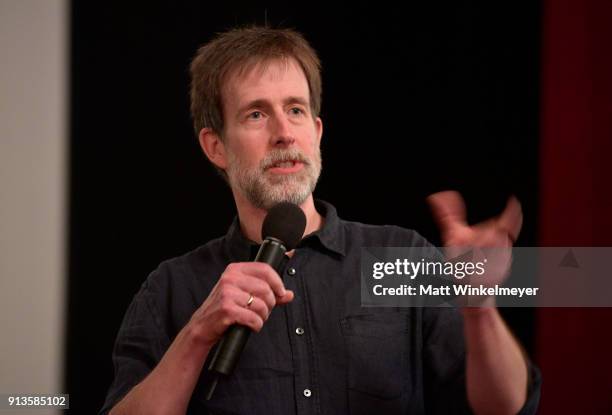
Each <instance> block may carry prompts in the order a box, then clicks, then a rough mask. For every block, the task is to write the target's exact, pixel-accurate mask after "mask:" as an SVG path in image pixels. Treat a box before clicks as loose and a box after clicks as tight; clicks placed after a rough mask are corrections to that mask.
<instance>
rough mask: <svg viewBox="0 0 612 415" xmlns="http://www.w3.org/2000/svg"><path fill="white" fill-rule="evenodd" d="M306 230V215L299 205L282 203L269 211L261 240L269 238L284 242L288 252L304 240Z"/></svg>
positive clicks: (262, 229)
mask: <svg viewBox="0 0 612 415" xmlns="http://www.w3.org/2000/svg"><path fill="white" fill-rule="evenodd" d="M305 229H306V215H304V212H303V211H302V209H300V207H299V206H298V205H295V204H293V203H289V202H281V203H279V204H277V205H275V206H274V207H272V209H270V210H269V211H268V215H267V216H266V218H265V219H264V222H263V226H262V228H261V239H266V238H269V237H272V238H276V239H279V240H281V241H282V242H283V245H284V246H285V248H287V251H291V250H292V249H294V248H295V247H296V246H297V244H298V243H300V241H301V240H302V235H304V230H305Z"/></svg>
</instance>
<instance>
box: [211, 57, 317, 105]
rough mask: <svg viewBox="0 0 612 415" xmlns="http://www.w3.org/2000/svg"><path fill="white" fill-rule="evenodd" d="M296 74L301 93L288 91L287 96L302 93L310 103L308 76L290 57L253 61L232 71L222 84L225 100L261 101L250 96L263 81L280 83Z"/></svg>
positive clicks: (297, 87)
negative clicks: (268, 80) (288, 76)
mask: <svg viewBox="0 0 612 415" xmlns="http://www.w3.org/2000/svg"><path fill="white" fill-rule="evenodd" d="M296 73H297V74H298V75H297V76H298V79H299V80H298V82H296V83H295V85H296V88H295V89H299V90H301V91H296V90H294V91H287V94H288V95H292V96H295V95H296V93H297V92H302V94H301V95H303V98H304V99H305V100H306V101H308V99H309V95H310V94H309V88H308V81H307V80H306V75H305V74H304V71H303V69H302V67H301V66H300V65H299V63H298V62H297V61H296V60H295V59H294V58H290V57H289V58H274V59H267V60H263V61H262V60H259V61H251V62H247V63H246V64H244V65H240V66H239V67H237V68H234V69H232V70H230V71H229V72H228V73H227V75H226V76H225V77H224V80H223V82H222V89H221V91H222V97H224V99H223V100H224V101H226V99H228V98H231V100H232V101H235V100H239V101H241V100H250V99H259V98H261V97H257V96H250V95H251V93H253V91H252V90H256V89H257V87H258V85H259V84H260V83H261V82H262V81H263V80H267V78H270V79H271V80H272V81H279V80H281V79H282V78H283V77H286V76H287V75H288V74H289V75H290V76H294V74H296ZM263 92H266V91H265V90H264V91H263ZM226 102H227V101H226Z"/></svg>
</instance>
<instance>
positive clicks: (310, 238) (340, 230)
mask: <svg viewBox="0 0 612 415" xmlns="http://www.w3.org/2000/svg"><path fill="white" fill-rule="evenodd" d="M315 209H316V210H317V212H319V214H320V215H321V216H323V218H324V223H323V227H321V229H319V230H318V231H316V232H313V233H311V234H309V235H307V236H306V237H305V238H304V239H302V241H301V242H300V243H299V245H298V249H299V248H300V247H304V246H314V245H316V244H318V245H320V246H322V247H323V248H325V249H327V250H329V251H331V252H334V253H336V254H339V255H342V256H345V255H346V241H345V235H344V226H343V225H342V220H341V219H340V218H339V217H338V214H337V212H336V208H335V207H334V206H333V205H332V204H331V203H328V202H325V201H323V200H318V199H315ZM225 247H226V250H227V253H228V255H229V257H230V260H231V261H232V262H244V261H251V260H253V259H254V258H255V255H256V254H257V250H258V249H259V245H258V244H256V243H255V242H253V241H251V240H249V239H247V238H246V237H245V236H244V235H243V234H242V231H241V229H240V222H239V221H238V217H237V216H236V217H235V218H234V221H233V222H232V224H231V225H230V227H229V229H228V231H227V234H226V235H225Z"/></svg>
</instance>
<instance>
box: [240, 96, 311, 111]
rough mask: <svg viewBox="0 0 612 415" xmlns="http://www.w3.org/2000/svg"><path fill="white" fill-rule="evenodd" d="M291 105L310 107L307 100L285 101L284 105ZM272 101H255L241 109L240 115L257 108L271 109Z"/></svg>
mask: <svg viewBox="0 0 612 415" xmlns="http://www.w3.org/2000/svg"><path fill="white" fill-rule="evenodd" d="M291 104H300V105H303V106H305V107H307V106H308V100H306V99H305V98H302V97H294V96H292V97H287V98H285V99H284V100H283V105H291ZM270 106H271V105H270V101H268V100H267V99H254V100H253V101H249V102H247V103H246V104H244V105H243V106H242V107H240V109H239V110H238V114H242V113H243V112H245V111H247V110H248V109H250V108H257V107H260V108H262V107H270Z"/></svg>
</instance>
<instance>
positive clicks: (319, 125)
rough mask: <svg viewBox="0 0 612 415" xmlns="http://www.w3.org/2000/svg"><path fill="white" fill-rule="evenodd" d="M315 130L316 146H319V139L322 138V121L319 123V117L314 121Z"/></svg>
mask: <svg viewBox="0 0 612 415" xmlns="http://www.w3.org/2000/svg"><path fill="white" fill-rule="evenodd" d="M315 129H316V131H317V145H318V146H321V137H323V121H321V117H317V118H316V119H315Z"/></svg>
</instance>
